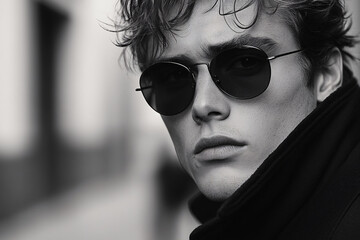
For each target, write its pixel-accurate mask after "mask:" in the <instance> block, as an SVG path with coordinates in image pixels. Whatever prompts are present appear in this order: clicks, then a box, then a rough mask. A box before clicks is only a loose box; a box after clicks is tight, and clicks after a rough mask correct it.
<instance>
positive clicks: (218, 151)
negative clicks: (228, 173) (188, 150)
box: [194, 136, 247, 160]
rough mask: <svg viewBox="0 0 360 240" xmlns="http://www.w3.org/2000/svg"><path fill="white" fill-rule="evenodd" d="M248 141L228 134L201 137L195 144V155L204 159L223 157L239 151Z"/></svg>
mask: <svg viewBox="0 0 360 240" xmlns="http://www.w3.org/2000/svg"><path fill="white" fill-rule="evenodd" d="M246 145H247V144H246V142H244V141H238V140H235V139H233V138H229V137H226V136H214V137H210V138H201V139H200V140H199V141H198V142H197V143H196V145H195V148H194V155H196V156H197V157H198V158H200V159H203V160H211V159H223V158H227V157H230V156H231V155H233V154H235V153H238V152H239V151H240V150H241V149H243V148H244V147H245V146H246Z"/></svg>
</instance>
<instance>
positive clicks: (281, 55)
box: [135, 45, 303, 116]
mask: <svg viewBox="0 0 360 240" xmlns="http://www.w3.org/2000/svg"><path fill="white" fill-rule="evenodd" d="M233 49H255V50H257V51H260V52H261V54H263V55H264V56H265V57H266V58H265V60H266V61H267V62H268V64H269V65H270V61H271V60H274V59H276V58H279V57H283V56H287V55H290V54H294V53H298V52H301V51H303V49H297V50H294V51H290V52H285V53H281V54H277V55H273V56H270V57H268V55H267V54H266V53H265V51H263V50H262V49H261V48H258V47H255V46H250V45H243V46H241V47H237V48H231V49H226V50H224V51H222V52H220V53H219V54H217V55H216V56H215V57H213V58H212V59H211V60H210V61H209V62H207V63H206V62H199V63H194V64H191V65H190V66H186V65H184V64H182V63H179V62H173V61H159V62H156V63H154V64H152V65H150V66H149V67H147V68H146V69H145V70H144V71H143V73H142V74H141V76H140V79H139V85H140V86H141V79H142V77H143V74H144V73H145V72H146V71H147V70H148V69H151V68H152V67H153V66H156V65H157V64H161V63H167V64H168V63H171V64H175V65H178V66H181V67H183V68H184V69H186V70H187V71H188V72H189V73H190V74H191V76H192V80H193V85H192V87H193V88H195V86H196V77H195V74H194V71H193V70H192V68H193V67H195V66H199V65H206V66H207V68H208V71H209V73H210V75H211V78H212V80H213V81H214V83H215V84H216V86H217V87H218V89H219V90H220V91H221V92H223V93H224V94H225V95H227V96H229V97H231V98H234V99H240V100H247V99H252V98H255V97H257V96H259V95H261V94H262V93H264V92H265V91H266V89H267V88H268V86H267V87H266V88H265V89H264V91H262V92H260V93H259V94H257V95H256V96H252V97H249V98H243V97H236V96H234V95H231V94H230V93H228V92H226V91H225V90H224V89H222V88H221V87H219V83H220V79H218V78H217V76H216V75H214V74H212V72H211V63H212V62H213V61H214V59H216V58H217V57H218V56H219V55H220V54H222V53H224V52H226V51H231V50H233ZM269 75H270V76H269V83H270V79H271V66H270V73H269ZM268 85H269V84H268ZM151 87H152V86H148V87H140V88H136V89H135V91H141V92H142V91H143V90H145V89H148V88H151ZM142 93H143V92H142ZM143 96H144V98H145V95H144V93H143ZM193 98H194V96H193ZM145 100H146V102H147V103H148V101H147V99H146V98H145ZM148 104H149V103H148ZM149 106H150V107H151V108H152V109H154V108H153V107H152V106H151V105H150V104H149ZM154 111H156V112H158V111H157V110H156V109H154ZM182 111H184V110H182ZM182 111H180V112H178V113H175V114H163V113H160V112H158V113H160V114H161V115H164V116H174V115H176V114H179V113H181V112H182Z"/></svg>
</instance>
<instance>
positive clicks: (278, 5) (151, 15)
mask: <svg viewBox="0 0 360 240" xmlns="http://www.w3.org/2000/svg"><path fill="white" fill-rule="evenodd" d="M121 2H122V4H123V6H125V7H124V8H123V10H122V14H123V19H126V20H127V22H125V28H124V23H122V25H121V26H122V29H125V35H123V42H122V44H121V45H129V46H130V49H131V51H132V53H133V55H134V57H135V58H134V59H135V61H137V62H138V64H139V66H140V68H141V69H142V70H145V69H148V67H149V66H152V65H153V63H157V62H164V61H166V62H167V63H168V62H175V63H179V64H181V65H184V66H185V68H184V67H181V68H180V70H181V74H182V75H181V77H178V76H177V77H171V81H173V80H179V79H190V78H191V79H193V82H194V90H193V91H191V90H189V91H190V92H186V91H183V92H184V94H183V96H185V95H187V96H190V98H189V99H190V100H191V101H190V102H189V103H186V104H185V107H184V108H183V109H181V111H180V112H179V111H177V112H176V114H174V113H172V114H163V115H162V118H163V120H164V123H165V125H166V127H167V128H168V131H169V133H170V135H171V138H172V140H173V142H174V145H175V149H176V152H177V155H178V158H179V160H180V163H181V164H182V166H183V167H184V169H185V170H186V171H187V172H188V173H189V174H190V175H191V176H192V178H193V179H194V180H195V182H196V183H197V185H198V187H199V189H200V190H201V191H202V192H203V193H204V194H205V195H207V196H208V197H210V198H212V199H215V200H223V199H225V198H227V197H229V196H230V195H231V194H232V193H233V192H234V191H235V190H236V189H237V188H238V187H239V186H241V185H242V183H244V181H246V180H247V179H248V178H249V177H250V175H251V174H252V173H254V171H255V170H256V169H257V168H258V167H259V166H260V164H261V163H262V162H263V161H264V160H265V159H266V158H267V157H268V156H269V155H270V154H271V153H272V152H273V151H274V150H275V149H276V148H277V147H278V146H279V144H280V143H281V142H283V140H284V139H285V138H286V137H287V136H288V135H289V133H290V132H291V131H293V130H294V128H295V127H296V126H297V125H298V124H299V123H300V122H301V121H302V120H303V119H304V118H305V117H306V116H307V115H308V114H309V113H310V112H312V111H313V110H314V108H315V107H316V104H317V102H318V101H322V100H324V99H325V98H326V97H327V96H329V95H330V94H331V93H332V92H333V91H335V90H336V89H337V88H338V87H339V86H340V85H341V83H342V65H343V62H342V61H343V58H344V59H346V58H347V57H348V56H349V55H348V54H347V52H346V51H345V49H344V48H345V47H347V46H351V45H352V44H353V39H352V38H351V37H349V36H347V35H346V34H347V29H346V27H345V15H344V14H345V13H344V9H343V6H342V4H341V2H340V1H330V0H327V1H326V0H322V1H321V0H318V1H316V0H312V1H310V0H309V1H280V0H278V1H275V0H270V1H251V0H237V1H236V0H235V1H233V0H231V1H228V0H223V1H205V0H198V1H191V0H189V1H170V0H169V1H128V0H127V1H121ZM236 45H238V46H236ZM244 46H246V48H247V49H246V50H245V51H243V50H240V51H239V52H238V54H237V55H235V56H233V55H234V54H231V53H232V52H235V50H234V48H240V49H243V48H244ZM248 46H250V47H248ZM253 47H255V48H256V49H260V51H259V50H251V49H254V48H253ZM229 49H231V51H230V52H231V53H228V52H229ZM248 49H250V50H248ZM296 50H302V51H296ZM223 51H225V52H226V51H227V52H226V53H225V54H224V53H223ZM236 51H238V50H236ZM294 51H295V52H294ZM291 52H293V53H291ZM264 53H265V55H264ZM284 53H291V54H288V55H285V56H282V57H279V58H275V59H273V60H270V61H267V58H268V57H271V56H277V55H281V54H284ZM238 55H240V57H241V61H240V60H239V58H238V57H237V56H238ZM216 56H222V57H216ZM243 56H246V57H245V58H244V57H243ZM254 56H255V57H254ZM213 59H215V60H213ZM229 59H230V60H229ZM249 59H250V60H252V59H255V60H257V59H260V60H259V61H258V62H259V64H260V65H261V67H259V68H253V69H251V71H250V70H249V66H255V65H256V66H258V65H259V64H257V63H256V64H254V63H253V61H250V62H249ZM264 59H265V60H264ZM270 59H271V58H270ZM212 60H213V61H212ZM235 60H236V61H235ZM244 61H246V62H244ZM209 62H211V64H210V65H209V64H208V63H209ZM214 62H216V64H215V63H214ZM240 65H241V66H240ZM156 66H161V67H158V69H156V71H157V72H160V75H161V73H163V72H167V71H169V70H168V69H169V66H166V67H164V65H156ZM234 66H235V67H234ZM264 66H265V67H264ZM171 67H173V68H174V69H175V70H176V73H172V74H173V75H172V76H174V74H178V72H179V71H178V70H179V68H178V66H175V67H174V65H171ZM240 67H241V68H242V69H241V70H236V71H235V72H234V70H233V69H234V68H236V69H238V68H240ZM244 68H246V69H245V70H244ZM184 69H188V75H186V71H185V75H186V76H185V77H184V71H183V70H184ZM214 69H215V70H214ZM216 69H221V71H220V70H219V71H218V70H216ZM229 69H230V70H231V71H230V70H229ZM266 69H269V70H266ZM240 71H241V72H240ZM145 72H147V73H146V77H148V76H154V74H155V75H156V76H157V77H158V76H160V75H159V73H156V72H155V73H153V72H154V71H150V73H151V74H149V71H148V70H146V71H145ZM229 72H230V73H229ZM266 74H267V75H268V76H269V77H270V82H269V85H268V87H267V88H266V90H265V91H264V92H261V91H259V94H253V95H251V96H250V97H247V98H244V97H243V96H242V95H241V94H240V93H237V90H236V89H235V90H234V92H235V93H234V92H233V89H231V87H229V88H228V89H225V88H224V87H222V85H221V83H219V82H217V80H219V81H220V82H221V81H225V80H224V79H225V78H226V81H228V82H231V83H234V85H231V86H237V84H238V83H237V81H239V82H240V84H242V85H240V86H242V88H243V89H245V90H246V89H250V86H249V85H251V84H252V83H251V82H249V83H248V84H243V82H244V81H243V80H242V79H245V78H246V79H255V80H256V81H258V80H259V79H260V80H261V81H263V80H262V79H264V76H265V75H266ZM215 75H219V77H218V76H215ZM237 75H241V78H240V77H239V79H237V78H235V77H234V76H237ZM267 75H266V76H267ZM252 76H256V77H255V78H251V77H252ZM217 77H218V78H219V79H216V78H217ZM150 78H151V77H150ZM164 79H166V78H165V77H164ZM234 79H236V80H237V81H234ZM166 80H167V79H166ZM151 84H155V83H154V82H151ZM151 84H150V85H151ZM171 84H172V83H171ZM179 84H180V85H179ZM181 84H182V83H179V82H177V83H176V84H174V85H172V86H173V87H178V88H182V85H181ZM257 85H258V84H256V86H257ZM151 87H152V86H150V88H151ZM233 88H236V87H233ZM164 92H165V93H166V91H164ZM179 93H180V94H179V95H176V96H175V95H173V96H166V94H164V95H161V94H160V93H159V94H158V95H161V96H160V97H163V99H161V101H162V102H163V103H166V99H169V101H170V100H171V99H170V97H172V98H173V99H174V98H176V99H181V98H182V95H181V92H179ZM240 95H241V96H240ZM164 96H165V97H166V99H164V98H165V97H164ZM156 97H157V98H159V96H156ZM173 99H172V100H171V101H174V100H173ZM179 101H180V100H179ZM157 102H159V100H158V99H157ZM177 102H178V101H177V100H176V101H174V103H177ZM172 104H173V103H172ZM153 107H154V106H153ZM155 109H156V107H155ZM167 115H170V116H167Z"/></svg>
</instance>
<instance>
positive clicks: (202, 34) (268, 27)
mask: <svg viewBox="0 0 360 240" xmlns="http://www.w3.org/2000/svg"><path fill="white" fill-rule="evenodd" d="M230 2H231V3H232V4H229V3H230ZM235 2H236V3H237V4H238V5H237V6H235V9H239V8H241V7H242V6H243V5H244V2H245V1H235ZM233 3H234V1H218V2H217V4H216V5H215V6H213V4H214V2H213V1H202V0H201V1H197V3H196V4H195V7H194V10H193V12H192V15H191V17H190V19H189V20H188V21H187V22H186V23H185V24H183V25H182V26H178V27H177V31H176V34H175V35H168V36H167V39H168V43H169V44H168V46H167V47H166V48H165V49H164V52H163V53H162V54H161V56H159V58H160V59H161V58H169V57H170V58H171V57H172V56H176V55H187V56H189V57H201V56H204V54H203V53H204V52H206V51H207V48H209V47H211V46H216V45H218V44H221V43H224V42H228V41H231V40H232V39H234V38H241V37H242V36H244V39H247V40H249V39H259V38H262V39H265V38H266V39H270V40H272V41H273V42H274V43H277V44H279V45H281V43H285V42H286V41H290V42H291V41H294V39H293V38H294V36H293V34H292V31H291V30H290V27H289V26H287V25H286V24H285V22H284V21H283V20H282V18H281V16H279V13H277V12H276V13H274V14H268V13H263V12H259V13H258V12H257V11H258V7H257V4H256V3H255V4H252V5H250V6H248V7H246V8H244V9H242V10H241V11H238V12H237V13H235V14H232V13H230V14H223V13H228V12H231V11H233V9H234V5H233ZM256 17H258V19H257V21H256V22H255V24H254V25H252V23H253V21H254V20H255V18H256ZM239 24H240V25H241V26H240V27H239ZM250 25H251V27H250V28H247V27H248V26H250ZM246 44H247V45H252V43H251V41H250V42H249V41H247V42H246Z"/></svg>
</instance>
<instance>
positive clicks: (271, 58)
mask: <svg viewBox="0 0 360 240" xmlns="http://www.w3.org/2000/svg"><path fill="white" fill-rule="evenodd" d="M301 51H303V49H298V50H295V51H291V52H287V53H283V54H279V55H276V56H271V57H268V60H273V59H275V58H279V57H283V56H286V55H290V54H293V53H297V52H301Z"/></svg>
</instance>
